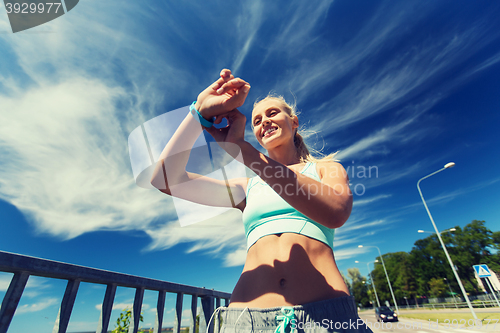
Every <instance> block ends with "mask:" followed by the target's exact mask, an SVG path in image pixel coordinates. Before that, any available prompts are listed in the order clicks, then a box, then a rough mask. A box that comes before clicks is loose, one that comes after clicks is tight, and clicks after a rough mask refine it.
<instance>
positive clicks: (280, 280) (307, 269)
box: [151, 70, 370, 333]
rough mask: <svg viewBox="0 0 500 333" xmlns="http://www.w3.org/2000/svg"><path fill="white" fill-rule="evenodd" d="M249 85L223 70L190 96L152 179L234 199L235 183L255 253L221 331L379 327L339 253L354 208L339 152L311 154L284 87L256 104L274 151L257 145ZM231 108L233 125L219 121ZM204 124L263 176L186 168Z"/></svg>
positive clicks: (197, 198) (200, 196) (174, 191)
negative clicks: (371, 323)
mask: <svg viewBox="0 0 500 333" xmlns="http://www.w3.org/2000/svg"><path fill="white" fill-rule="evenodd" d="M249 90H250V85H249V84H248V83H247V82H245V81H244V80H242V79H240V78H235V77H234V76H233V75H232V73H231V71H229V70H222V72H221V74H220V78H219V79H218V80H217V81H216V82H215V83H213V84H212V85H211V86H209V87H208V88H207V89H205V90H204V91H203V92H202V93H200V94H199V96H198V99H197V101H196V102H195V103H193V105H192V106H191V108H190V109H191V112H190V114H188V115H187V116H186V118H185V119H184V121H183V122H182V123H181V125H180V126H179V128H178V129H177V131H176V132H175V134H174V135H173V137H172V138H171V140H170V141H169V142H168V144H167V145H166V147H165V149H164V150H163V152H162V154H161V156H160V158H159V160H158V163H157V165H156V168H155V171H154V173H153V177H152V179H151V184H152V185H153V186H155V187H156V188H158V189H159V190H161V191H162V192H164V193H166V194H169V195H173V196H176V197H181V198H183V199H187V200H190V201H193V202H197V203H201V204H205V205H212V206H227V204H228V201H227V200H226V198H227V194H228V192H229V194H230V196H231V206H232V207H233V208H237V209H239V210H240V211H242V213H243V223H244V227H245V233H246V237H247V257H246V261H245V265H244V268H243V272H242V274H241V277H240V279H239V280H238V282H237V284H236V286H235V288H234V291H233V293H232V296H231V301H230V304H229V306H228V307H220V308H218V309H217V310H216V311H215V312H214V314H213V315H215V314H217V315H219V316H221V317H222V321H223V326H222V328H221V332H223V333H229V332H241V331H245V332H258V331H264V330H269V329H271V330H273V331H276V332H285V331H286V332H288V331H289V330H290V328H295V329H297V330H298V332H303V331H304V329H307V331H308V332H333V331H335V332H340V331H346V332H347V331H349V332H363V331H370V330H369V329H368V328H367V327H366V326H365V325H361V324H360V323H362V322H361V321H358V320H359V317H358V314H357V310H356V306H355V303H354V298H353V297H351V296H350V295H349V291H348V288H347V286H346V285H345V283H344V280H343V278H342V276H341V275H340V272H339V270H338V268H337V265H336V263H335V258H334V254H333V238H334V229H335V228H339V227H341V226H342V225H343V224H344V223H345V222H346V220H347V219H348V218H349V215H350V213H351V209H352V194H351V191H350V189H349V179H348V177H347V174H346V172H345V170H344V168H343V167H342V166H341V165H340V164H339V163H336V162H334V161H333V159H332V156H329V157H327V158H323V159H316V158H314V157H312V156H311V154H310V153H309V150H308V149H307V146H306V145H305V144H304V141H303V139H302V137H301V136H300V134H299V133H298V127H299V120H298V117H297V115H296V113H295V110H294V108H293V107H291V106H290V105H289V104H287V103H286V101H285V100H284V99H283V98H282V97H275V96H268V97H266V98H265V99H263V100H261V101H260V102H258V103H256V104H255V105H254V108H253V112H252V120H251V124H252V128H253V132H254V135H255V137H256V138H257V140H258V142H259V143H260V144H261V145H262V147H264V148H265V149H266V150H267V152H268V156H266V155H264V154H262V153H260V152H259V151H258V150H257V149H255V148H254V147H252V146H251V145H250V144H249V143H248V142H247V141H245V139H244V131H245V124H246V117H245V116H244V115H243V114H242V113H241V112H239V111H238V110H237V108H238V107H240V106H241V105H243V103H244V102H245V99H246V97H247V95H248V92H249ZM224 118H225V119H227V122H228V125H227V126H226V127H224V128H215V127H213V126H212V125H213V124H214V123H215V124H218V123H220V122H221V121H222V120H223V119H224ZM200 125H201V126H200ZM203 129H205V130H207V132H208V133H210V135H212V136H213V137H214V139H215V140H216V141H217V142H218V144H219V145H220V146H221V147H222V148H224V149H225V150H226V152H227V153H229V154H230V155H232V156H233V157H235V158H236V159H237V160H238V161H239V162H241V163H243V164H244V165H245V166H247V167H248V168H250V169H251V170H252V171H254V172H255V173H256V174H257V175H258V176H256V177H253V178H246V177H242V178H233V179H228V180H226V181H219V180H216V179H212V178H209V177H204V176H201V175H197V174H194V173H190V172H187V171H186V164H187V161H188V159H189V151H190V150H191V148H192V147H193V144H194V142H195V140H196V138H197V137H198V136H199V135H200V133H201V131H202V130H203ZM182 152H188V153H182ZM239 157H242V158H239ZM346 323H347V325H346ZM352 323H357V324H356V325H355V327H354V326H353V325H352ZM311 328H312V329H311Z"/></svg>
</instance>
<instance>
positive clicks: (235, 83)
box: [217, 78, 250, 95]
mask: <svg viewBox="0 0 500 333" xmlns="http://www.w3.org/2000/svg"><path fill="white" fill-rule="evenodd" d="M240 88H242V91H243V92H244V93H247V92H248V91H250V85H249V84H248V82H246V81H244V80H242V79H240V78H236V79H232V80H229V81H227V82H226V83H224V84H223V85H222V86H221V87H220V88H219V89H217V93H218V94H219V95H222V94H224V93H226V92H228V91H230V90H233V89H235V90H238V89H240Z"/></svg>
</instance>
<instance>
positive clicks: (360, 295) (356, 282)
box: [347, 268, 370, 307]
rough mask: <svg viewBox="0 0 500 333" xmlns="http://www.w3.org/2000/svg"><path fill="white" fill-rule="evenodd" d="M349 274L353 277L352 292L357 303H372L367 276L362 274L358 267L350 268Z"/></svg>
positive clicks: (364, 304)
mask: <svg viewBox="0 0 500 333" xmlns="http://www.w3.org/2000/svg"><path fill="white" fill-rule="evenodd" d="M347 275H348V276H349V278H350V279H351V281H352V283H351V294H352V295H353V296H354V299H355V300H356V303H360V304H361V305H362V306H364V307H365V306H369V305H370V298H369V297H368V287H367V285H366V282H367V281H366V278H365V277H364V276H362V275H361V273H360V272H359V269H358V268H348V269H347Z"/></svg>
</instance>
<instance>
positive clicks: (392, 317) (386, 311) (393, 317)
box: [375, 306, 398, 322]
mask: <svg viewBox="0 0 500 333" xmlns="http://www.w3.org/2000/svg"><path fill="white" fill-rule="evenodd" d="M375 319H377V321H382V322H386V321H398V314H397V313H395V312H394V311H392V310H391V308H389V307H387V306H381V307H378V308H375Z"/></svg>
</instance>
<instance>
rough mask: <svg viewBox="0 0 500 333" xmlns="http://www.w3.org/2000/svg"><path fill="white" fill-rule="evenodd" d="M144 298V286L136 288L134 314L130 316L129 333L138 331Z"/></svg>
mask: <svg viewBox="0 0 500 333" xmlns="http://www.w3.org/2000/svg"><path fill="white" fill-rule="evenodd" d="M143 298H144V288H137V289H136V290H135V298H134V306H133V307H132V316H131V318H130V325H129V327H128V333H137V331H138V330H139V324H140V322H141V308H142V299H143Z"/></svg>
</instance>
